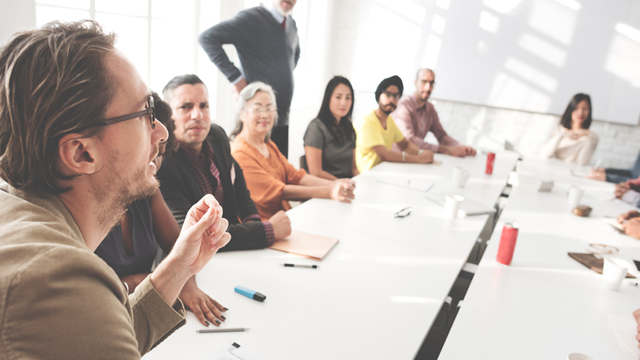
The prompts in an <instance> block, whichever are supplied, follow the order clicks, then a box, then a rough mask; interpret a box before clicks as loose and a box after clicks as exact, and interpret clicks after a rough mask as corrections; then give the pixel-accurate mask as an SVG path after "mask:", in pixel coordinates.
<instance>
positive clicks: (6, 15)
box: [0, 0, 36, 44]
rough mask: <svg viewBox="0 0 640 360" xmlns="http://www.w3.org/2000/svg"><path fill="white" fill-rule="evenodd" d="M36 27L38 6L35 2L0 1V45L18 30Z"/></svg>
mask: <svg viewBox="0 0 640 360" xmlns="http://www.w3.org/2000/svg"><path fill="white" fill-rule="evenodd" d="M35 26H36V5H35V2H34V1H33V0H20V1H15V0H0V44H3V43H4V42H5V41H7V40H8V39H9V37H10V36H11V34H13V33H14V32H15V31H16V30H18V29H25V28H31V27H35Z"/></svg>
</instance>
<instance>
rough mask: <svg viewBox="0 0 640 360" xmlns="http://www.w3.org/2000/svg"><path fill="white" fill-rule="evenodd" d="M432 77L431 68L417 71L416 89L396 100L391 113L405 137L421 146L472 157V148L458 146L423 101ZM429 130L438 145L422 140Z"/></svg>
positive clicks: (433, 108)
mask: <svg viewBox="0 0 640 360" xmlns="http://www.w3.org/2000/svg"><path fill="white" fill-rule="evenodd" d="M435 79H436V74H435V73H434V72H433V70H431V69H420V70H418V74H417V76H416V82H415V84H416V92H415V93H414V94H413V95H411V94H407V95H405V96H403V97H402V99H400V101H399V102H398V108H397V109H396V111H394V112H393V114H391V115H392V116H393V118H394V119H395V120H396V124H397V125H398V128H399V129H400V131H401V132H402V133H403V134H404V136H405V138H407V139H408V140H409V141H411V142H412V143H414V144H416V145H417V146H418V147H419V148H421V149H425V150H429V151H433V152H438V153H441V154H446V155H452V156H458V157H465V156H475V155H476V151H475V150H474V149H473V148H472V147H470V146H464V145H460V143H459V142H457V141H456V140H455V139H454V138H452V137H451V136H449V135H447V132H446V131H444V129H443V128H442V124H440V120H439V119H438V113H437V112H436V109H435V107H434V106H433V104H431V103H430V102H427V100H428V99H429V96H430V95H431V92H432V91H433V87H434V86H435V83H436V81H435ZM429 131H431V132H432V133H433V135H435V137H436V139H438V143H439V144H438V145H436V144H429V143H427V142H425V141H424V138H425V136H427V133H429ZM394 146H395V145H394Z"/></svg>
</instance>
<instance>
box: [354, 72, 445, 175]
mask: <svg viewBox="0 0 640 360" xmlns="http://www.w3.org/2000/svg"><path fill="white" fill-rule="evenodd" d="M403 89H404V86H403V85H402V79H400V77H398V76H397V75H394V76H392V77H390V78H386V79H384V80H382V82H381V83H380V85H378V88H377V89H376V101H377V102H378V107H377V108H376V109H375V110H372V111H371V112H370V113H369V114H367V115H366V116H365V117H364V120H363V121H362V124H360V126H359V127H358V128H357V129H356V134H357V139H356V165H357V166H358V170H359V171H360V172H361V173H363V172H365V171H367V170H369V169H371V168H372V167H374V166H376V165H378V164H379V163H381V162H383V161H392V162H409V163H420V164H427V163H430V162H433V152H431V151H429V150H423V149H420V148H418V147H417V146H416V145H415V144H413V143H411V142H409V141H408V140H407V139H405V137H404V135H402V132H400V129H398V127H397V126H396V124H395V122H394V121H393V118H392V117H391V116H389V114H391V112H392V111H393V110H395V109H396V107H397V106H398V99H400V96H402V90H403ZM394 143H396V144H398V147H399V148H400V150H401V152H397V151H393V150H391V147H392V146H393V144H394Z"/></svg>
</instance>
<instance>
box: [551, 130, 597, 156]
mask: <svg viewBox="0 0 640 360" xmlns="http://www.w3.org/2000/svg"><path fill="white" fill-rule="evenodd" d="M597 146H598V135H597V134H596V133H594V132H593V131H589V135H587V136H582V137H581V138H579V139H577V140H573V139H571V137H569V131H568V130H567V129H566V128H565V127H564V126H562V125H560V126H558V127H557V128H556V129H555V131H554V133H553V135H552V136H551V138H549V140H547V143H546V144H544V145H543V146H542V149H541V150H540V152H541V155H542V156H543V157H545V158H552V157H555V158H558V159H560V160H564V161H565V162H568V163H578V164H580V165H587V164H588V163H589V161H591V156H592V155H593V153H594V152H595V151H596V147H597Z"/></svg>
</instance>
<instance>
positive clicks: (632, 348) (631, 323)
mask: <svg viewBox="0 0 640 360" xmlns="http://www.w3.org/2000/svg"><path fill="white" fill-rule="evenodd" d="M608 318H609V327H610V328H611V330H613V332H614V333H615V334H616V336H617V337H618V340H619V343H620V346H621V347H622V348H623V349H624V350H625V351H627V352H628V353H629V359H634V360H639V359H640V349H638V340H636V334H637V333H638V332H637V330H636V328H637V326H638V325H637V324H636V322H635V320H633V318H632V317H631V316H629V317H628V318H626V317H621V316H616V315H609V316H608Z"/></svg>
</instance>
